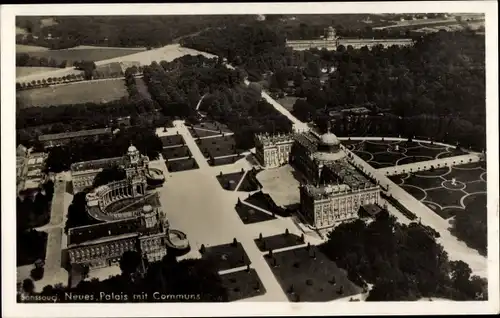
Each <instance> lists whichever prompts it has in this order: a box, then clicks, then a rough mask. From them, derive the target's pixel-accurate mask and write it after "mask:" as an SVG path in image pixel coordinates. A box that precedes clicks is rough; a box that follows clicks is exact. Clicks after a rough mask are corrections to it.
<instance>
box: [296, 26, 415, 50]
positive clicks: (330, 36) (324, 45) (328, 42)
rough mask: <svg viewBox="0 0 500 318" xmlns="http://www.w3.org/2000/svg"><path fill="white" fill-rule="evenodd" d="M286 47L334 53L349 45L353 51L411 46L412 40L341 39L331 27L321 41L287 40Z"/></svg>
mask: <svg viewBox="0 0 500 318" xmlns="http://www.w3.org/2000/svg"><path fill="white" fill-rule="evenodd" d="M286 45H287V46H288V47H291V48H293V49H294V50H296V51H304V50H309V49H312V48H316V49H319V50H321V49H326V50H330V51H335V50H337V48H338V47H339V46H340V45H343V46H344V47H346V48H347V47H348V46H349V45H350V46H352V47H353V48H355V49H359V48H362V47H363V46H367V47H368V48H371V47H374V46H376V45H383V46H385V47H390V46H393V45H397V46H411V45H413V40H412V39H357V38H341V37H339V36H337V32H336V30H335V29H334V28H333V27H328V28H326V29H325V35H324V37H323V38H321V39H317V40H290V41H289V40H287V41H286Z"/></svg>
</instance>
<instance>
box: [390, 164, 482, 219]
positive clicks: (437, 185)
mask: <svg viewBox="0 0 500 318" xmlns="http://www.w3.org/2000/svg"><path fill="white" fill-rule="evenodd" d="M389 178H390V179H391V180H393V181H394V182H395V183H396V184H398V185H399V186H400V187H401V188H403V189H404V190H405V191H407V192H408V193H409V194H411V195H412V196H414V197H415V198H416V199H417V200H419V201H421V202H422V203H424V204H425V205H427V206H428V207H429V208H430V209H431V210H432V211H434V212H435V213H437V214H438V215H439V216H441V217H442V218H443V219H449V218H451V217H453V216H455V215H456V214H458V213H474V211H476V210H477V209H486V171H485V169H484V166H482V163H469V164H465V165H459V166H453V167H451V168H450V167H445V168H439V169H434V170H430V171H422V172H416V173H414V174H408V173H405V174H400V175H396V176H391V177H389ZM453 179H455V184H453V181H452V180H453ZM475 198H477V200H474V199H475ZM469 205H473V206H469Z"/></svg>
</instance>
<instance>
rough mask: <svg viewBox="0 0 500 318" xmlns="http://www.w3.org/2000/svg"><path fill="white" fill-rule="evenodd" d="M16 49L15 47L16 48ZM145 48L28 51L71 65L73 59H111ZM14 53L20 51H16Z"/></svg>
mask: <svg viewBox="0 0 500 318" xmlns="http://www.w3.org/2000/svg"><path fill="white" fill-rule="evenodd" d="M16 49H17V48H16ZM144 50H145V49H134V48H113V47H109V48H99V47H96V48H91V47H88V48H75V49H64V50H44V51H30V52H29V55H30V56H36V57H45V58H47V59H48V58H52V59H54V60H56V62H57V63H58V64H59V63H62V62H63V61H67V65H68V66H71V65H73V62H75V61H81V60H85V61H101V60H107V59H112V58H115V57H120V56H125V55H129V54H134V53H138V52H141V51H144ZM24 52H26V50H24ZM16 53H22V52H21V51H17V52H16Z"/></svg>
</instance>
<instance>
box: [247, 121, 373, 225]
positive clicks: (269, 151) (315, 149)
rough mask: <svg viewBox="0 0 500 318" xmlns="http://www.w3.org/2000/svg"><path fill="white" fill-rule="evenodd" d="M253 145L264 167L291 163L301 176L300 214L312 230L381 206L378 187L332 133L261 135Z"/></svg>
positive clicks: (309, 132)
mask: <svg viewBox="0 0 500 318" xmlns="http://www.w3.org/2000/svg"><path fill="white" fill-rule="evenodd" d="M255 142H256V157H257V159H258V160H259V161H260V163H261V165H262V166H263V167H264V168H268V169H270V168H276V167H279V166H281V165H284V164H287V163H290V164H291V165H292V166H293V167H294V168H295V169H297V170H298V171H299V172H300V173H301V174H302V175H303V176H304V179H305V182H303V183H302V184H301V185H300V187H299V192H300V213H301V215H302V217H303V218H304V219H305V220H306V221H307V222H308V223H309V224H310V225H311V226H312V227H314V228H317V229H321V228H327V227H331V226H333V225H335V224H336V223H338V222H341V221H346V220H350V219H356V218H358V217H359V214H358V213H359V211H360V208H362V207H363V206H366V205H378V204H379V203H380V187H379V186H378V185H377V184H375V183H374V182H373V181H372V180H370V179H369V178H368V177H367V176H366V175H365V174H363V173H362V172H361V171H360V170H358V169H357V168H356V167H355V166H354V164H353V163H352V159H351V158H350V156H349V155H347V153H346V152H345V149H344V148H343V147H342V146H341V143H340V141H339V140H338V138H337V136H335V134H333V133H331V132H327V133H325V134H323V135H320V134H318V133H316V132H314V131H308V132H302V133H293V134H286V135H273V136H272V135H269V134H260V135H256V137H255Z"/></svg>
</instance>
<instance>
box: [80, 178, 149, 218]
mask: <svg viewBox="0 0 500 318" xmlns="http://www.w3.org/2000/svg"><path fill="white" fill-rule="evenodd" d="M145 194H146V187H145V185H144V184H142V183H141V184H137V185H132V184H130V183H129V182H128V181H127V180H120V181H114V182H110V183H108V184H106V185H102V186H100V187H97V188H96V189H95V190H94V191H92V192H90V193H88V194H87V202H88V204H89V206H92V201H95V200H97V201H98V207H99V210H101V212H102V213H103V214H108V213H107V211H106V209H107V208H108V207H109V206H110V205H111V204H113V203H116V202H118V201H120V200H123V199H131V198H135V197H137V196H143V195H145ZM94 205H95V204H94ZM113 212H117V211H113Z"/></svg>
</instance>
